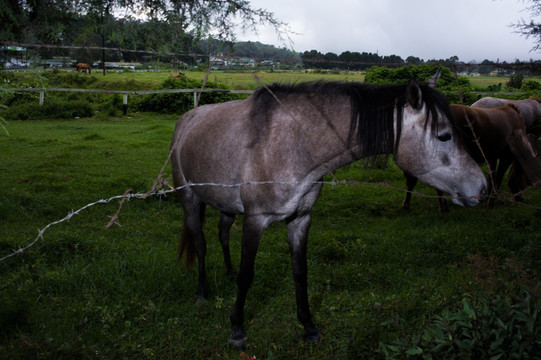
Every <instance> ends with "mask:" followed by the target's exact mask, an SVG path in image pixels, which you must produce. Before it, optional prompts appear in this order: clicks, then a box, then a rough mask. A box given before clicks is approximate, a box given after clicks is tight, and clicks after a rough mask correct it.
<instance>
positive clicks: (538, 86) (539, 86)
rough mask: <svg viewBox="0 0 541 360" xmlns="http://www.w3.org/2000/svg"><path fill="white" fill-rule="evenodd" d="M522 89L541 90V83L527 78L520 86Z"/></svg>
mask: <svg viewBox="0 0 541 360" xmlns="http://www.w3.org/2000/svg"><path fill="white" fill-rule="evenodd" d="M520 90H522V91H536V90H541V83H540V82H539V81H535V80H526V81H524V82H523V83H522V86H521V88H520Z"/></svg>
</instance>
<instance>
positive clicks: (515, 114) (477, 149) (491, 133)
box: [402, 104, 525, 212]
mask: <svg viewBox="0 0 541 360" xmlns="http://www.w3.org/2000/svg"><path fill="white" fill-rule="evenodd" d="M451 109H452V111H453V114H454V117H455V119H456V123H457V125H458V127H459V130H460V131H459V135H460V137H461V140H462V142H463V144H464V146H465V148H466V150H467V151H468V153H469V154H470V155H471V156H472V157H473V159H474V160H475V161H476V162H477V163H480V164H481V163H487V164H488V166H489V169H490V171H491V172H492V173H491V174H490V176H489V182H488V184H489V191H488V194H489V198H488V201H487V206H488V207H489V208H490V207H492V206H493V205H494V200H495V195H496V192H497V190H498V189H499V187H500V185H501V183H502V180H503V177H504V175H505V172H506V171H507V169H508V168H509V166H511V164H513V171H514V172H515V173H516V175H515V176H516V177H517V179H519V178H521V175H522V168H521V167H520V165H519V164H518V163H513V160H514V155H513V153H512V152H511V149H510V147H509V144H508V142H507V139H508V138H509V137H510V136H511V135H513V130H515V129H520V130H522V131H525V125H524V120H523V119H522V116H521V114H520V112H519V110H518V109H517V107H516V106H515V105H512V104H509V105H504V106H501V107H497V108H474V107H470V106H465V105H451ZM470 122H471V125H472V127H471V128H470V126H469V123H470ZM476 139H477V140H476ZM477 141H478V143H477ZM404 176H405V177H406V186H407V188H408V192H407V193H406V196H405V198H404V202H403V203H402V207H403V208H404V209H406V210H407V209H409V206H410V201H411V191H412V190H413V188H414V187H415V185H416V183H417V179H416V178H415V176H413V175H411V174H409V173H407V172H404ZM510 187H511V190H512V191H513V193H514V194H516V193H518V192H520V190H522V189H523V188H524V186H523V184H522V183H516V182H515V183H513V182H510ZM438 196H439V198H438V200H439V208H440V211H442V212H446V211H449V208H448V207H447V203H446V201H445V199H444V198H443V197H442V196H443V193H442V192H441V191H439V190H438Z"/></svg>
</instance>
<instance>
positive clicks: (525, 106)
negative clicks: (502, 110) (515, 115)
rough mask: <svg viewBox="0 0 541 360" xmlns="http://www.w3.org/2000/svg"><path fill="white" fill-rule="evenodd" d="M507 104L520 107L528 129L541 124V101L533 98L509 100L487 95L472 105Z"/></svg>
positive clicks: (482, 106)
mask: <svg viewBox="0 0 541 360" xmlns="http://www.w3.org/2000/svg"><path fill="white" fill-rule="evenodd" d="M507 104H512V105H515V106H516V107H517V108H518V110H519V111H520V114H521V115H522V117H523V118H524V123H525V124H526V130H530V129H533V128H534V126H535V127H538V126H540V125H541V103H539V101H537V100H535V99H533V98H529V99H525V100H508V99H499V98H494V97H490V96H487V97H484V98H481V99H479V100H477V101H476V102H474V103H473V104H472V107H478V108H495V107H500V106H504V105H507ZM536 125H537V126H536Z"/></svg>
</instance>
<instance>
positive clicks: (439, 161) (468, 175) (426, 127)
mask: <svg viewBox="0 0 541 360" xmlns="http://www.w3.org/2000/svg"><path fill="white" fill-rule="evenodd" d="M398 110H399V111H400V109H398ZM401 110H402V112H403V113H402V123H401V129H400V128H399V130H398V134H397V144H396V145H395V150H394V157H395V161H396V163H397V164H398V166H399V167H400V168H402V169H403V170H405V171H407V172H408V173H410V174H411V175H413V176H415V177H417V178H418V179H419V180H421V181H422V182H423V183H425V184H427V185H430V186H432V187H435V188H436V189H439V190H441V191H443V192H446V193H448V194H451V195H452V196H453V202H454V203H455V204H458V205H463V206H473V205H477V204H478V203H479V202H480V201H481V199H482V197H483V195H484V194H485V192H486V186H487V182H486V179H485V176H484V174H483V172H482V171H481V169H480V168H479V166H478V165H477V163H476V162H475V161H474V160H473V159H472V158H471V157H470V155H469V154H468V153H467V152H466V150H465V149H464V147H463V146H462V144H461V142H460V140H459V137H458V136H457V130H456V127H455V124H454V118H453V114H452V112H451V110H450V107H449V104H448V103H447V101H446V100H445V99H444V98H443V96H442V95H441V94H439V93H438V92H437V91H436V90H434V89H433V88H432V87H430V86H425V85H421V86H420V85H418V84H416V83H415V82H413V81H411V82H410V83H409V84H408V86H407V90H406V100H405V102H404V105H403V108H402V109H401ZM399 111H398V112H399ZM399 121H400V120H399Z"/></svg>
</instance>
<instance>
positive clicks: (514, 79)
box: [507, 74, 524, 89]
mask: <svg viewBox="0 0 541 360" xmlns="http://www.w3.org/2000/svg"><path fill="white" fill-rule="evenodd" d="M523 80H524V75H522V74H515V75H511V78H510V79H509V82H508V83H507V87H509V88H510V89H520V88H521V87H522V81H523Z"/></svg>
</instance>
